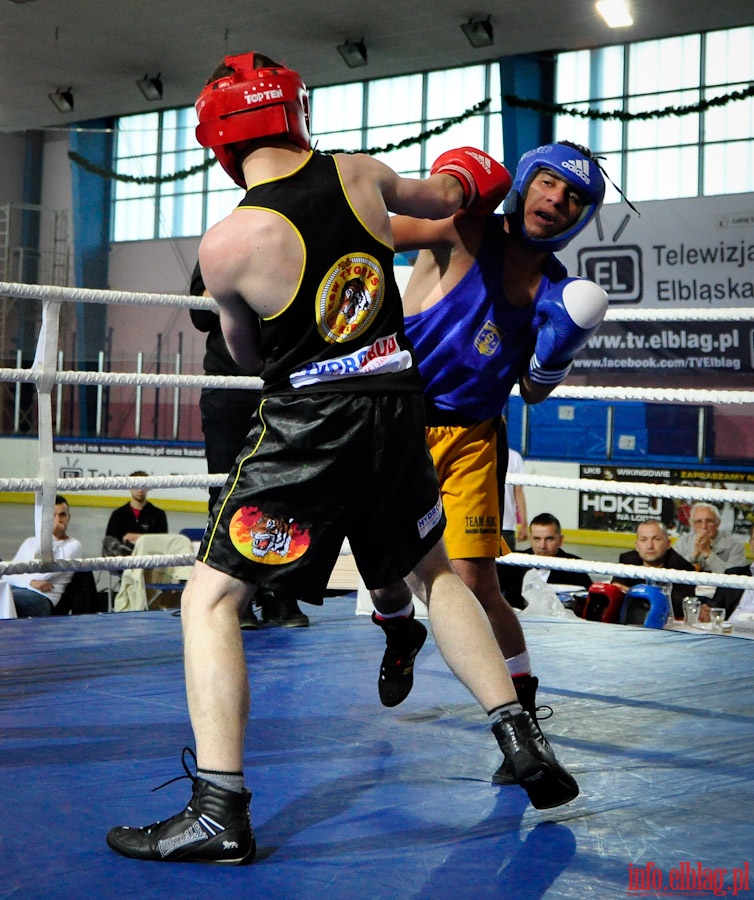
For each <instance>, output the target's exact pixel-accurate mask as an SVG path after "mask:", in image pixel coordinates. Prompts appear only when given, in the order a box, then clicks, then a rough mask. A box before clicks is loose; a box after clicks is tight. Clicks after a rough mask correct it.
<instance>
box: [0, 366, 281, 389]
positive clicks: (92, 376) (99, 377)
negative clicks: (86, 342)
mask: <svg viewBox="0 0 754 900" xmlns="http://www.w3.org/2000/svg"><path fill="white" fill-rule="evenodd" d="M46 378H48V379H49V380H50V382H51V383H52V384H78V385H85V384H92V385H93V384H102V385H113V384H114V385H124V384H140V385H141V386H142V387H189V388H192V387H194V388H203V387H211V388H238V389H246V388H249V389H259V388H261V387H262V386H263V382H262V379H261V378H258V377H256V376H255V375H171V374H170V373H166V374H163V375H150V374H147V373H141V374H139V373H138V372H91V371H80V372H79V371H70V370H69V371H65V372H54V373H51V374H48V373H45V372H42V371H41V370H40V369H38V368H36V367H35V368H33V369H0V381H14V382H15V381H22V382H26V383H31V384H40V383H41V382H42V381H43V380H44V379H46Z"/></svg>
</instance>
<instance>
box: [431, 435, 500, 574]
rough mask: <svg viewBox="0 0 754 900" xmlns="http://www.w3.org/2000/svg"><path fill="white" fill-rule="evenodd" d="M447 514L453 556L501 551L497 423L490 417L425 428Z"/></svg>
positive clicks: (490, 555) (448, 541)
mask: <svg viewBox="0 0 754 900" xmlns="http://www.w3.org/2000/svg"><path fill="white" fill-rule="evenodd" d="M427 445H428V446H429V451H430V453H431V454H432V459H433V461H434V464H435V468H436V469H437V475H438V477H439V481H440V496H441V497H442V503H443V507H444V508H445V516H446V518H447V520H448V523H447V525H446V527H445V545H446V546H447V548H448V555H449V556H450V558H451V559H478V558H485V557H486V558H492V559H494V558H496V557H497V556H499V555H500V504H499V498H498V489H497V429H496V427H495V422H494V421H489V422H480V423H478V424H474V425H436V426H431V427H429V428H427Z"/></svg>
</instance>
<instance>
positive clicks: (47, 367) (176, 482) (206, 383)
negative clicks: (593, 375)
mask: <svg viewBox="0 0 754 900" xmlns="http://www.w3.org/2000/svg"><path fill="white" fill-rule="evenodd" d="M0 297H14V298H17V299H21V300H24V299H35V300H42V301H45V307H44V310H43V326H42V330H41V333H40V337H39V343H38V347H37V354H36V357H35V362H34V365H33V366H32V367H31V368H29V369H13V368H0V382H2V381H13V382H26V383H34V384H35V385H36V388H37V391H38V395H39V402H40V404H41V406H40V409H44V408H45V407H46V406H47V407H48V406H49V399H50V392H51V390H52V388H53V386H54V385H56V384H77V385H130V384H137V385H141V386H165V387H176V388H177V387H189V388H204V387H212V388H240V389H258V388H260V387H261V386H262V381H261V379H259V378H254V377H223V376H207V375H178V374H174V375H171V374H160V375H156V374H154V375H150V374H143V373H142V374H139V373H125V372H92V371H81V372H79V371H57V369H56V365H55V361H56V359H55V353H54V350H55V346H54V345H56V343H57V316H58V309H57V307H58V305H59V304H60V303H61V302H70V303H107V304H116V305H117V304H121V305H124V304H129V305H137V306H139V305H142V306H146V305H151V306H169V307H185V308H187V309H208V310H213V311H217V305H216V304H215V302H214V300H212V299H211V298H209V297H192V296H186V295H174V294H152V293H133V292H127V291H110V290H93V289H88V288H69V287H59V286H52V285H30V284H18V283H9V282H0ZM688 318H689V315H688V312H687V311H685V310H656V309H655V310H631V311H627V310H615V309H613V310H608V313H607V316H606V321H611V322H620V321H624V322H639V321H648V322H655V321H683V320H688ZM694 319H695V321H709V322H713V321H731V320H739V321H751V320H754V309H738V308H730V309H716V310H712V309H706V310H694ZM512 393H513V394H518V393H520V392H519V389H518V387H516V388H514V390H513V391H512ZM753 396H754V392H752V391H739V390H736V391H718V390H715V391H708V390H687V389H662V388H624V387H578V386H569V385H560V386H559V387H558V389H557V398H555V399H566V398H569V399H601V400H613V399H615V400H643V401H646V402H673V401H676V402H686V403H694V404H706V403H715V404H726V403H730V404H748V403H751V402H752V397H753ZM48 412H49V410H48ZM47 418H48V419H49V415H48V416H47ZM42 421H43V417H42V416H41V415H40V433H39V442H40V477H38V478H8V479H0V490H3V491H20V492H33V493H35V494H36V495H37V506H38V508H39V507H40V506H42V507H43V508H44V510H46V511H48V512H49V511H50V510H48V509H47V507H49V506H50V504H51V500H52V497H54V494H55V493H56V492H63V491H65V492H76V491H87V490H95V491H96V490H120V489H129V488H134V487H145V488H149V489H151V488H180V487H214V486H221V485H222V484H224V482H225V479H226V476H225V475H188V476H182V475H170V476H150V477H148V478H133V477H130V476H129V477H97V478H62V479H55V477H54V471H53V469H52V432H51V425H50V423H49V422H47V423H46V425H45V428H44V429H43V428H42ZM43 431H44V433H43ZM71 440H72V441H75V440H76V439H75V438H73V439H71ZM510 483H511V484H522V485H532V486H540V487H550V488H553V489H566V490H589V491H593V492H599V493H611V494H630V495H634V496H653V497H672V498H681V499H703V500H718V501H719V500H723V499H725V500H729V499H730V498H731V493H732V492H731V491H724V490H721V489H714V488H706V489H705V488H696V487H694V488H692V489H691V490H689V488H686V487H684V486H682V485H660V484H650V483H646V482H642V483H636V482H615V481H611V482H604V481H596V480H594V479H562V478H552V477H547V476H537V475H520V476H514V475H511V476H510ZM51 495H52V496H51ZM723 495H724V496H723ZM735 496H736V499H737V500H744V501H754V491H739V490H736V491H735ZM47 518H50V516H48V517H47ZM40 540H41V541H43V547H42V549H43V553H42V556H43V558H42V559H40V560H35V561H33V562H26V563H13V562H0V576H1V575H4V574H19V573H34V572H54V571H55V572H57V571H59V572H70V571H73V572H76V571H113V570H118V571H122V570H124V569H150V568H168V567H174V566H190V565H192V563H193V562H194V557H193V555H180V556H177V555H174V556H139V557H133V556H118V557H92V558H87V559H71V560H55V559H51V558H50V557H51V548H47V547H45V546H44V541H46V543H48V544H49V543H50V541H51V528H50V526H49V525H45V526H43V529H42V533H41V534H40ZM349 553H350V548H348V547H347V545H344V547H343V548H341V554H342V555H348V554H349ZM499 561H500V562H503V563H504V564H507V565H519V566H526V567H528V568H547V569H552V570H561V571H576V572H589V573H599V574H602V575H606V576H607V575H609V576H623V577H626V578H637V579H640V580H642V581H652V582H662V583H677V584H698V585H715V586H719V585H725V586H730V587H743V588H752V587H754V577H750V576H741V575H721V574H716V573H706V572H683V571H679V570H674V569H655V568H648V567H644V566H627V565H623V564H620V563H604V562H598V561H591V560H583V559H578V560H571V559H561V558H558V557H555V558H553V557H536V556H534V555H531V554H521V553H511V554H508V555H507V556H505V557H501V558H500V560H499Z"/></svg>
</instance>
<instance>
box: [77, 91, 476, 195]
mask: <svg viewBox="0 0 754 900" xmlns="http://www.w3.org/2000/svg"><path fill="white" fill-rule="evenodd" d="M491 102H492V101H491V100H490V98H489V97H488V98H487V99H486V100H480V101H479V103H475V104H474V106H472V107H470V108H469V109H467V110H466V112H464V113H461V115H459V116H454V117H453V118H452V119H447V120H446V121H445V122H443V123H442V125H438V126H437V127H436V128H431V129H430V130H429V131H424V132H422V133H421V134H419V135H416V136H415V137H410V138H405V139H404V140H402V141H399V142H398V143H397V144H387V145H385V146H384V147H373V148H372V149H371V150H328V151H327V152H328V153H368V154H369V155H370V156H371V155H374V154H375V153H389V152H390V151H391V150H399V149H401V148H403V147H410V146H411V145H412V144H420V143H422V142H423V141H425V140H426V139H427V138H428V137H432V136H433V135H436V134H443V132H445V131H447V130H448V129H449V128H452V127H453V126H454V125H457V124H458V123H459V122H463V121H464V120H465V119H468V118H470V117H471V116H477V115H479V113H481V112H484V110H485V109H486V108H487V107H488V106H489V105H490V103H491ZM68 158H69V159H70V160H71V161H72V162H75V163H76V164H77V165H79V166H81V167H82V168H84V169H86V171H87V172H91V173H92V174H93V175H99V176H100V177H101V178H107V179H109V180H111V181H125V182H128V183H129V184H164V183H166V182H168V181H178V180H180V179H182V178H189V177H190V176H191V175H196V174H197V173H198V172H202V171H204V170H205V169H208V168H209V167H210V166H213V165H214V164H215V163H216V162H217V160H216V159H215V158H214V157H210V158H209V159H207V160H205V161H204V162H203V163H200V164H199V165H198V166H193V167H192V168H191V169H185V170H183V171H181V172H174V173H173V174H172V175H145V176H142V177H140V176H136V175H121V174H119V173H118V172H114V171H113V170H112V169H105V168H103V167H102V166H98V165H95V164H94V163H93V162H91V160H88V159H86V158H85V157H83V156H81V155H79V154H78V153H73V152H72V151H71V152H69V153H68Z"/></svg>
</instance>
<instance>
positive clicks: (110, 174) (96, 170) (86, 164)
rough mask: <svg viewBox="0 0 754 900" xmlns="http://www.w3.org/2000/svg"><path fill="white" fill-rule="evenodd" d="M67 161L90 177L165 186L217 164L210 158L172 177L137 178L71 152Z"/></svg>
mask: <svg viewBox="0 0 754 900" xmlns="http://www.w3.org/2000/svg"><path fill="white" fill-rule="evenodd" d="M68 159H70V160H71V161H72V162H75V163H76V164H77V165H79V166H81V168H82V169H86V171H87V172H91V173H92V175H99V176H100V178H107V179H108V180H110V181H125V182H127V183H128V184H165V183H167V182H168V181H180V180H182V179H183V178H190V177H191V176H192V175H196V174H197V173H198V172H203V171H204V170H205V169H209V167H210V166H213V165H214V164H215V163H216V162H217V160H216V159H215V158H214V157H211V158H210V159H205V161H204V162H203V163H199V165H198V166H192V167H191V168H190V169H183V170H182V171H180V172H174V173H173V174H172V175H143V176H139V175H121V174H119V173H118V172H114V171H113V170H112V169H105V168H103V167H102V166H98V165H96V164H95V163H93V162H92V161H91V160H89V159H86V157H84V156H81V155H80V154H78V153H74V152H73V151H72V150H71V151H69V152H68Z"/></svg>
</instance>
